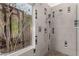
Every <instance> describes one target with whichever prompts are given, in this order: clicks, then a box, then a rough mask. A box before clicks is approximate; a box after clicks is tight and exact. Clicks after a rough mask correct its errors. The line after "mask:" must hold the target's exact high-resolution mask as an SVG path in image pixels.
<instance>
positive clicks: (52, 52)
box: [45, 51, 67, 56]
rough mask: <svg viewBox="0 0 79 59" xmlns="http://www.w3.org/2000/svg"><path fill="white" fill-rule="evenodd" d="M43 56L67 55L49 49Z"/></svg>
mask: <svg viewBox="0 0 79 59" xmlns="http://www.w3.org/2000/svg"><path fill="white" fill-rule="evenodd" d="M45 56H67V55H65V54H63V53H61V52H58V51H49V52H48V53H47V54H46V55H45Z"/></svg>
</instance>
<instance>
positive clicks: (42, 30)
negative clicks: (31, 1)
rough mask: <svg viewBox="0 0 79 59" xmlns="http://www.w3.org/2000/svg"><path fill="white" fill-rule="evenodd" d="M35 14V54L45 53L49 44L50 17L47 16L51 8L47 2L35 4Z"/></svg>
mask: <svg viewBox="0 0 79 59" xmlns="http://www.w3.org/2000/svg"><path fill="white" fill-rule="evenodd" d="M35 10H37V15H34V17H36V16H37V18H36V19H35V31H36V32H35V35H36V39H35V40H36V41H37V43H36V42H35V43H36V45H35V55H45V54H46V53H47V52H48V50H49V48H48V47H49V46H50V44H49V43H50V42H49V28H48V27H49V23H48V22H49V20H50V17H49V16H48V15H49V14H50V11H51V9H50V8H49V6H48V5H47V4H36V5H35V6H34V13H36V11H35Z"/></svg>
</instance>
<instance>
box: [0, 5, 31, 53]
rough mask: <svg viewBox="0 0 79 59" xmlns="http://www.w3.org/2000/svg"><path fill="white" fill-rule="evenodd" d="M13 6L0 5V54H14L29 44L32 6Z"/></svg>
mask: <svg viewBox="0 0 79 59" xmlns="http://www.w3.org/2000/svg"><path fill="white" fill-rule="evenodd" d="M15 5H16V7H13V6H12V4H11V6H10V5H9V4H0V8H1V7H2V8H1V10H0V53H8V52H14V51H17V50H19V49H22V48H24V47H27V46H28V45H30V44H31V40H32V6H31V5H29V4H15ZM25 6H26V7H27V8H26V7H25ZM8 8H9V9H8ZM20 8H21V9H20Z"/></svg>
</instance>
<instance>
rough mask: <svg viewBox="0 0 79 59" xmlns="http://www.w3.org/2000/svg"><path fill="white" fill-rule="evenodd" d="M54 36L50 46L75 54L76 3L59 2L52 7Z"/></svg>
mask: <svg viewBox="0 0 79 59" xmlns="http://www.w3.org/2000/svg"><path fill="white" fill-rule="evenodd" d="M53 12H54V17H53V18H52V21H53V22H54V28H55V33H54V35H55V37H54V39H53V40H52V48H53V49H54V50H57V51H59V52H62V53H64V54H66V55H76V28H75V26H74V21H75V20H76V4H68V3H67V4H66V3H65V4H59V5H58V6H54V7H52V13H53Z"/></svg>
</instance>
